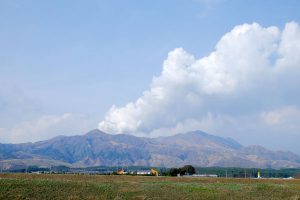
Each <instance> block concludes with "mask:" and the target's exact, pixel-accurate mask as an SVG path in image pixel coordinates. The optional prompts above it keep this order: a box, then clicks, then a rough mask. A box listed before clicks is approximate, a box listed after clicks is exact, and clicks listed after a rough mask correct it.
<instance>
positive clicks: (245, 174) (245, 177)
mask: <svg viewBox="0 0 300 200" xmlns="http://www.w3.org/2000/svg"><path fill="white" fill-rule="evenodd" d="M245 178H247V172H246V169H245Z"/></svg>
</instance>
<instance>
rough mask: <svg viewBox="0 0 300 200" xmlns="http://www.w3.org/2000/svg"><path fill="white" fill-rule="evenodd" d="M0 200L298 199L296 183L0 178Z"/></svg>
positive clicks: (41, 176) (48, 176) (42, 176)
mask: <svg viewBox="0 0 300 200" xmlns="http://www.w3.org/2000/svg"><path fill="white" fill-rule="evenodd" d="M0 199H264V200H266V199H293V200H296V199H300V180H281V179H259V180H258V179H232V178H230V179H229V178H228V179H225V178H183V177H138V176H112V175H110V176H104V175H103V176H100V175H53V174H0Z"/></svg>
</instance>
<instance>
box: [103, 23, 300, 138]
mask: <svg viewBox="0 0 300 200" xmlns="http://www.w3.org/2000/svg"><path fill="white" fill-rule="evenodd" d="M299 52H300V27H299V25H298V23H296V22H289V23H287V24H286V25H285V27H284V28H283V30H280V29H279V28H278V27H275V26H272V27H262V26H261V25H259V24H257V23H253V24H243V25H239V26H236V27H234V28H233V29H232V30H231V31H230V32H228V33H226V34H225V35H224V36H223V37H222V38H221V39H220V41H219V42H218V43H217V45H216V47H215V50H214V51H213V52H211V53H210V54H209V55H208V56H207V57H203V58H200V59H197V58H195V56H193V55H191V54H189V53H188V52H186V51H185V50H184V49H182V48H176V49H174V50H173V51H171V52H169V54H168V57H167V59H166V60H165V61H164V64H163V69H162V72H161V74H160V76H158V77H154V78H153V80H152V83H151V85H150V89H149V90H146V91H144V93H143V95H142V96H141V97H139V98H138V99H137V100H136V101H134V102H129V103H128V104H127V105H125V106H123V107H117V106H115V105H113V106H112V107H111V109H110V110H109V111H108V112H107V113H106V115H105V117H104V120H103V121H101V122H100V123H99V129H100V130H103V131H105V132H108V133H132V134H137V135H149V136H156V135H167V134H173V133H176V132H184V131H189V130H195V129H202V130H211V129H215V130H216V127H218V128H219V129H220V130H221V129H223V128H224V127H227V128H228V127H231V128H232V129H230V130H234V131H238V128H239V127H240V126H244V127H248V126H250V125H253V126H256V127H257V128H261V129H263V130H266V131H270V130H272V129H274V126H277V129H278V126H282V128H284V127H287V126H288V127H291V126H292V127H294V126H295V130H296V128H297V129H298V130H299V128H300V125H299V124H300V105H299V104H300V101H299V100H300V98H299V97H300V89H299V86H300V78H299V77H300V53H299ZM296 126H299V127H296ZM228 130H229V129H228ZM293 130H294V129H291V131H293ZM295 130H294V131H295Z"/></svg>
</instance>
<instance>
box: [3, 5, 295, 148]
mask: <svg viewBox="0 0 300 200" xmlns="http://www.w3.org/2000/svg"><path fill="white" fill-rule="evenodd" d="M299 8H300V2H299V1H296V0H294V1H292V0H289V1H271V0H266V1H250V0H249V1H237V0H176V1H174V0H172V1H171V0H165V1H156V0H154V1H134V0H132V1H127V0H124V1H114V0H103V1H101V0H98V1H96V0H91V1H76V0H74V1H58V0H57V1H56V0H52V1H34V0H26V1H20V0H19V1H16V0H0V140H1V142H27V141H37V140H42V139H48V138H51V137H53V136H56V135H61V134H63V135H73V134H82V133H85V132H86V131H88V130H91V129H94V128H98V123H99V122H101V121H103V120H104V118H105V117H107V116H110V114H109V110H111V106H112V105H116V107H117V108H122V107H123V106H125V105H127V104H128V103H129V102H133V103H134V102H135V101H136V100H137V99H138V98H140V97H141V96H142V95H143V93H144V92H145V91H147V90H149V88H151V85H153V81H152V79H153V77H154V76H155V77H160V76H161V72H162V68H163V67H162V66H163V62H164V61H165V60H167V58H168V54H169V52H172V51H173V50H174V49H175V48H183V49H184V50H185V51H186V52H188V54H190V55H193V56H194V57H195V58H196V59H201V58H202V57H204V56H208V55H210V53H211V52H213V51H214V50H215V47H216V44H217V43H218V42H219V41H220V39H221V38H222V37H223V36H224V35H225V34H226V33H228V32H230V31H231V30H232V29H233V28H234V27H235V26H237V25H242V24H245V23H248V24H252V23H253V22H256V23H258V24H259V25H260V26H261V27H265V28H266V27H270V26H276V27H277V28H278V29H279V30H280V31H283V30H284V28H285V26H286V23H288V22H291V21H294V22H296V23H299V22H300V14H299ZM181 53H182V52H181ZM181 53H180V52H179V53H178V54H180V55H179V56H181ZM182 54H184V53H182ZM176 55H177V54H176ZM274 59H276V58H274ZM291 80H293V79H291ZM298 83H299V82H297V81H294V82H293V83H291V84H294V86H295V88H296V87H297V86H298V85H297V84H298ZM270 87H271V86H270ZM282 87H283V86H282ZM288 88H291V87H290V85H288V86H287V88H283V89H282V91H289V90H288ZM292 88H293V87H292ZM268 89H269V88H266V90H268ZM287 93H288V92H287ZM293 93H295V90H293V89H291V92H290V93H288V95H287V97H285V98H281V96H280V95H279V96H276V98H275V97H274V98H275V100H274V98H273V99H272V100H270V99H268V101H267V100H265V101H266V102H269V101H272V102H275V101H276V102H280V103H271V104H272V106H270V107H268V106H264V105H261V107H255V106H254V107H253V109H259V110H260V111H259V113H261V114H260V116H266V117H269V118H267V119H272V120H273V121H272V120H271V121H272V123H273V122H274V120H275V122H276V119H277V118H280V116H281V115H288V114H286V113H292V116H296V119H293V120H290V118H288V119H286V120H289V123H288V124H286V123H285V124H282V126H281V127H280V128H279V127H271V128H270V127H269V128H267V127H265V126H261V127H260V128H258V129H255V126H252V125H251V124H253V123H256V121H255V120H256V119H254V118H255V117H254V115H255V114H254V113H250V112H249V113H247V114H245V113H242V114H241V112H240V111H241V110H243V108H244V106H249V107H252V106H253V105H256V104H257V102H258V101H259V102H264V101H262V100H260V99H256V98H255V95H262V93H258V94H256V93H253V95H251V97H253V99H254V100H253V101H252V102H251V101H249V102H242V103H241V106H238V105H237V106H235V107H234V108H233V107H232V104H233V103H232V102H231V101H235V100H236V99H233V100H231V101H229V102H228V104H227V105H228V106H227V107H226V106H225V107H224V108H223V107H220V108H218V106H213V107H210V105H207V107H209V108H211V109H212V110H209V109H206V110H205V111H203V109H202V110H201V111H199V112H203V113H205V116H206V118H205V120H206V122H207V121H209V122H207V123H213V124H215V123H216V124H217V122H214V121H213V120H212V122H211V121H210V120H211V119H214V120H216V118H217V120H219V119H220V118H222V116H224V115H225V114H226V116H227V117H226V119H228V118H230V120H229V121H234V119H235V118H236V117H237V114H235V115H234V117H232V115H231V114H230V113H229V112H227V111H224V112H222V113H220V112H216V111H214V110H213V109H221V110H226V109H225V108H227V109H228V110H234V111H236V112H234V113H238V115H239V116H240V117H239V119H242V121H243V122H240V121H235V122H233V123H225V122H222V123H221V124H222V125H216V127H218V128H211V125H207V123H204V122H203V120H202V121H201V123H200V124H201V125H199V124H198V123H196V124H198V125H199V126H198V125H197V126H194V125H190V127H195V128H202V129H204V130H206V131H209V132H211V133H213V134H216V135H220V136H225V137H227V136H228V137H232V138H234V139H236V140H238V141H240V142H241V143H242V144H244V145H249V144H260V145H264V146H266V147H268V148H271V149H282V150H292V151H295V152H297V153H300V148H299V147H298V144H297V142H295V141H297V140H298V141H299V139H300V135H299V133H298V132H297V129H298V128H300V127H298V126H296V124H297V123H298V122H299V119H297V116H298V107H299V105H298V104H297V102H299V100H300V99H299V98H298V96H297V95H294V96H293V95H290V94H293ZM280 94H283V93H280ZM201 98H206V99H208V98H212V99H214V98H213V97H212V96H209V97H207V96H205V97H203V96H201ZM222 98H223V97H222ZM216 99H217V98H216ZM237 102H240V101H239V100H237ZM295 102H296V103H295ZM172 103H174V102H171V104H170V105H172ZM215 104H220V102H218V101H216V103H215ZM265 104H268V103H265ZM205 105H206V104H205ZM197 108H198V107H197ZM262 108H263V109H262ZM199 109H200V108H199ZM166 112H167V111H166ZM181 112H187V111H180V112H178V113H176V114H177V115H178V117H177V118H176V120H175V121H176V123H172V122H169V121H168V122H166V123H164V124H162V125H164V126H165V127H164V128H166V129H163V130H164V131H156V132H155V133H156V135H167V134H168V133H166V134H164V133H163V132H172V131H169V129H170V128H171V129H172V126H174V127H175V126H178V123H180V120H183V121H184V120H186V119H187V116H189V114H190V113H184V114H182V115H181ZM278 112H279V113H280V114H278ZM106 113H107V114H106ZM282 113H283V114H282ZM191 115H193V119H192V121H193V120H196V121H197V120H198V119H199V118H201V119H203V116H204V114H203V115H201V116H200V115H196V114H195V113H191ZM279 115H280V116H279ZM166 116H167V115H166ZM220 116H221V117H220ZM228 116H229V117H228ZM154 117H157V116H154ZM231 117H232V118H233V119H232V118H231ZM276 117H277V118H276ZM294 118H295V117H294ZM147 119H148V118H145V120H147ZM188 119H190V118H188ZM222 119H223V118H222ZM280 119H281V118H280ZM109 120H110V119H109ZM109 120H104V121H109ZM133 120H135V119H134V118H133ZM205 120H204V121H205ZM251 120H252V121H251ZM277 120H279V119H277ZM125 121H126V120H125ZM114 122H115V121H114ZM252 122H253V123H252ZM126 123H127V122H126ZM141 123H144V122H141ZM151 123H152V122H151ZM151 123H148V122H147V123H146V124H147V125H145V127H144V128H141V129H139V128H137V129H126V130H125V131H122V130H123V129H120V132H126V131H128V132H135V133H136V134H137V135H147V134H148V132H151V131H153V130H154V128H153V127H154V125H153V123H154V122H153V123H152V124H151ZM203 123H204V124H203ZM236 123H237V124H242V125H241V126H242V127H239V126H234V125H232V124H236ZM156 124H159V123H156ZM192 124H194V123H192ZM187 126H188V125H187ZM258 127H259V126H258ZM156 128H157V126H156ZM284 128H286V129H284ZM118 130H119V129H118ZM172 130H173V132H174V131H175V130H180V131H184V130H185V129H184V128H182V129H172ZM278 130H280V131H278ZM283 130H288V131H289V132H290V134H289V133H283ZM154 135H155V134H154ZM269 138H274V141H272V142H270V139H269Z"/></svg>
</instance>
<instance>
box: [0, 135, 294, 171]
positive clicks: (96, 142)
mask: <svg viewBox="0 0 300 200" xmlns="http://www.w3.org/2000/svg"><path fill="white" fill-rule="evenodd" d="M0 160H1V161H0V162H1V163H2V166H3V167H4V168H5V169H9V168H13V167H15V166H22V165H37V166H42V167H47V166H50V165H66V166H74V167H75V166H77V167H79V166H82V167H87V166H98V165H106V166H134V165H139V166H163V167H178V166H183V165H185V164H192V165H195V166H201V167H210V166H220V167H259V168H269V167H271V168H293V167H300V156H299V155H296V154H294V153H291V152H283V151H271V150H267V149H265V148H263V147H261V146H250V147H243V146H242V145H241V144H239V143H238V142H236V141H234V140H233V139H230V138H222V137H217V136H213V135H209V134H207V133H204V132H201V131H194V132H189V133H185V134H177V135H174V136H169V137H159V138H142V137H136V136H132V135H125V134H118V135H111V134H106V133H104V132H101V131H99V130H93V131H90V132H89V133H87V134H85V135H78V136H59V137H55V138H53V139H50V140H46V141H41V142H36V143H24V144H0Z"/></svg>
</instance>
